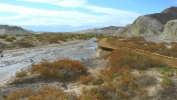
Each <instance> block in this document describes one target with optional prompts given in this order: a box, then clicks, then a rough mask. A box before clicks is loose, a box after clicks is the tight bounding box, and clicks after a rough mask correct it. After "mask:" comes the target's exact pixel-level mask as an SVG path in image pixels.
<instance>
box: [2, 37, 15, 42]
mask: <svg viewBox="0 0 177 100" xmlns="http://www.w3.org/2000/svg"><path fill="white" fill-rule="evenodd" d="M4 40H5V41H7V42H13V39H12V38H11V37H6V38H5V39H4Z"/></svg>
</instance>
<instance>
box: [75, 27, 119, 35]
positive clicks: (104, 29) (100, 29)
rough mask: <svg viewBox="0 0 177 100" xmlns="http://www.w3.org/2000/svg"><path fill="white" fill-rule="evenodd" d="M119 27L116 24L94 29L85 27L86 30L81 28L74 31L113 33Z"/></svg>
mask: <svg viewBox="0 0 177 100" xmlns="http://www.w3.org/2000/svg"><path fill="white" fill-rule="evenodd" d="M119 28H121V27H117V26H109V27H103V28H94V29H87V30H81V31H76V32H74V33H80V34H87V33H95V34H113V33H115V32H116V31H117V30H118V29H119Z"/></svg>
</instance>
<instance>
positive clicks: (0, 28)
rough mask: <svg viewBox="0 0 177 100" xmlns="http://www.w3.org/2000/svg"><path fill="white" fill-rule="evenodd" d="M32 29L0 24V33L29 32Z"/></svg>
mask: <svg viewBox="0 0 177 100" xmlns="http://www.w3.org/2000/svg"><path fill="white" fill-rule="evenodd" d="M31 33H33V32H32V31H28V30H25V29H23V28H21V27H18V26H9V25H0V34H31Z"/></svg>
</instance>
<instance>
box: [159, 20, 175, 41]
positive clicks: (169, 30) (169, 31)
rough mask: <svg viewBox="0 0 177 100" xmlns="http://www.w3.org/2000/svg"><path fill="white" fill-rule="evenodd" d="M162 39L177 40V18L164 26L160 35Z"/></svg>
mask: <svg viewBox="0 0 177 100" xmlns="http://www.w3.org/2000/svg"><path fill="white" fill-rule="evenodd" d="M159 38H160V39H165V40H171V41H177V20H171V21H168V22H167V23H166V24H165V26H164V31H163V32H162V34H161V35H160V36H159Z"/></svg>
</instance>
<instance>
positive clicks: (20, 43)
mask: <svg viewBox="0 0 177 100" xmlns="http://www.w3.org/2000/svg"><path fill="white" fill-rule="evenodd" d="M12 45H13V46H18V47H21V48H29V47H34V45H33V44H31V43H30V42H25V41H16V42H13V43H12Z"/></svg>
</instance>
